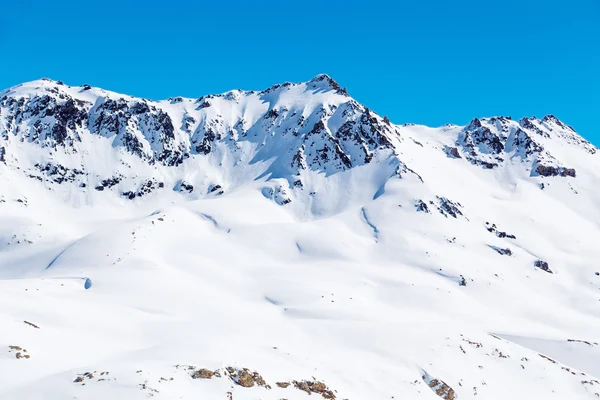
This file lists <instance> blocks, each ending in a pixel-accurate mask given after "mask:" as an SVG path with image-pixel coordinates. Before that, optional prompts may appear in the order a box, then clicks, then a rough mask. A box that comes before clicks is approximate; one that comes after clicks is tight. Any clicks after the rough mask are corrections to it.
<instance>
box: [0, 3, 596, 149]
mask: <svg viewBox="0 0 600 400" xmlns="http://www.w3.org/2000/svg"><path fill="white" fill-rule="evenodd" d="M0 54H1V57H0V60H1V62H0V87H1V88H6V87H9V86H12V85H15V84H17V83H21V82H23V81H28V80H33V79H38V78H40V77H44V76H45V77H49V78H52V79H56V80H62V81H64V82H65V83H67V84H71V85H79V84H83V83H88V84H91V85H93V86H101V87H103V88H106V89H110V90H114V91H117V92H122V93H126V94H131V95H134V96H142V97H147V98H152V99H160V98H168V97H172V96H178V95H182V96H188V97H198V96H200V95H203V94H208V93H220V92H224V91H227V90H229V89H234V88H242V89H263V88H266V87H268V86H271V85H272V84H275V83H281V82H285V81H292V82H296V81H303V80H308V79H310V78H311V77H313V76H314V75H316V74H318V73H323V72H324V73H327V74H329V75H331V76H332V77H333V78H334V79H335V80H337V81H338V82H339V83H340V84H341V85H342V86H345V87H347V88H348V91H349V93H350V95H352V96H353V97H354V98H356V99H357V100H358V101H360V102H362V103H364V104H365V105H367V106H368V107H370V108H371V109H373V110H375V111H376V112H378V113H379V114H382V115H388V116H389V118H390V119H391V120H392V121H393V122H395V123H404V122H415V123H423V124H427V125H442V124H444V123H457V124H464V123H466V122H468V121H469V120H470V119H472V118H473V117H475V116H478V117H481V116H491V115H511V116H513V118H518V117H521V116H524V115H528V116H532V115H536V116H542V115H545V114H555V115H556V116H557V117H559V118H560V119H562V120H563V121H565V122H566V123H568V124H570V125H572V126H574V127H575V129H576V130H577V131H578V132H579V133H580V134H582V135H583V136H585V137H586V138H588V139H590V140H592V141H593V142H594V143H595V144H596V145H600V125H598V119H599V118H598V117H599V116H600V0H569V1H556V0H546V1H541V0H519V1H515V0H502V1H484V0H477V1H475V0H468V1H447V0H436V1H426V0H421V1H416V0H412V1H396V2H392V1H387V2H382V1H379V0H371V1H351V0H349V1H334V0H330V1H313V0H304V1H292V2H286V1H270V2H266V1H260V0H258V1H243V2H242V1H239V0H229V1H211V2H205V1H186V0H179V1H175V0H174V1H152V0H149V1H131V0H129V1H128V0H123V1H114V0H103V1H95V2H80V1H70V0H69V1H60V0H55V1H37V0H35V1H27V0H19V1H11V2H9V1H6V2H4V4H3V5H2V7H1V8H0Z"/></svg>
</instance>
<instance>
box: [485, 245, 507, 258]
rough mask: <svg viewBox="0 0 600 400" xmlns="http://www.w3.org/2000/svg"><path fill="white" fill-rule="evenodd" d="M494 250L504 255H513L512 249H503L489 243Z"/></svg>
mask: <svg viewBox="0 0 600 400" xmlns="http://www.w3.org/2000/svg"><path fill="white" fill-rule="evenodd" d="M488 246H489V247H490V248H491V249H492V250H494V251H495V252H496V253H498V254H500V255H503V256H512V254H513V253H512V251H511V250H510V249H508V248H506V249H503V248H501V247H497V246H492V245H488Z"/></svg>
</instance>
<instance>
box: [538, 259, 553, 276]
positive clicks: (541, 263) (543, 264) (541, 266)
mask: <svg viewBox="0 0 600 400" xmlns="http://www.w3.org/2000/svg"><path fill="white" fill-rule="evenodd" d="M533 266H534V267H536V268H539V269H541V270H542V271H546V272H548V273H549V274H552V273H553V272H552V270H551V269H550V267H549V266H548V263H547V262H546V261H543V260H535V261H534V262H533Z"/></svg>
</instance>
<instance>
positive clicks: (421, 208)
mask: <svg viewBox="0 0 600 400" xmlns="http://www.w3.org/2000/svg"><path fill="white" fill-rule="evenodd" d="M415 208H416V209H417V211H418V212H424V213H427V214H431V211H429V207H427V204H426V203H425V202H424V201H423V200H417V201H415Z"/></svg>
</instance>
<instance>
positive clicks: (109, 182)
mask: <svg viewBox="0 0 600 400" xmlns="http://www.w3.org/2000/svg"><path fill="white" fill-rule="evenodd" d="M121 179H123V178H122V177H121V176H113V177H111V178H108V179H104V180H103V181H102V182H100V184H99V185H97V186H96V187H95V189H96V190H98V191H100V192H102V191H104V189H105V188H109V189H110V188H111V187H113V186H115V185H118V184H119V182H121Z"/></svg>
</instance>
